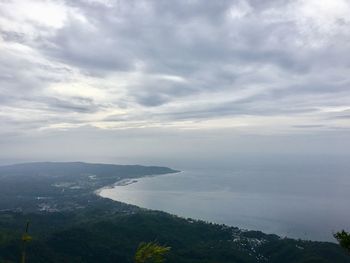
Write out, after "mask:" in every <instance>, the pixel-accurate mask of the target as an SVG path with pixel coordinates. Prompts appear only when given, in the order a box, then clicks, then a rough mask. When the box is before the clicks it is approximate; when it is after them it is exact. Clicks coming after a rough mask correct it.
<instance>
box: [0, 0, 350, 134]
mask: <svg viewBox="0 0 350 263" xmlns="http://www.w3.org/2000/svg"><path fill="white" fill-rule="evenodd" d="M349 13H350V3H349V1H346V0H323V1H317V0H308V1H301V0H297V1H288V0H270V1H258V0H237V1H225V0H222V1H207V2H206V3H205V4H203V2H202V1H196V0H179V1H155V0H154V1H152V0H148V1H142V0H141V1H132V0H130V1H117V0H115V1H108V0H105V1H103V0H85V1H83V0H79V1H63V0H62V1H54V0H51V1H49V0H48V1H38V0H34V1H31V3H30V4H29V3H27V2H26V1H21V0H10V1H1V2H0V121H1V123H2V125H1V128H0V133H1V134H3V135H6V136H10V135H18V134H22V133H29V134H30V133H36V132H48V131H51V130H62V129H63V130H69V129H74V128H78V127H87V126H88V127H95V128H98V129H112V130H115V129H128V128H129V129H130V128H157V127H163V128H164V127H165V128H169V129H172V128H174V129H180V130H181V129H214V128H215V129H224V128H230V129H234V130H235V131H237V132H241V133H247V132H248V133H258V134H266V133H268V134H275V133H300V132H313V131H315V130H317V131H337V130H344V129H345V130H347V129H349V128H350V122H349V112H350V87H349V84H350V77H349V76H350V46H349V43H350V17H349V15H348V14H349Z"/></svg>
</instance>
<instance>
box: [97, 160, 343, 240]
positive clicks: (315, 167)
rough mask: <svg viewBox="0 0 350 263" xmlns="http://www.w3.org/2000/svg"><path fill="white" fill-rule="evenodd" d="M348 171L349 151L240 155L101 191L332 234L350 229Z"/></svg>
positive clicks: (185, 212)
mask: <svg viewBox="0 0 350 263" xmlns="http://www.w3.org/2000/svg"><path fill="white" fill-rule="evenodd" d="M208 167H212V168H208ZM173 168H176V169H179V168H180V167H173ZM349 171H350V165H349V163H348V162H347V161H346V158H326V157H319V156H318V157H315V156H313V157H306V158H305V156H304V157H300V156H299V157H296V156H294V157H293V158H291V157H289V158H267V157H264V158H241V159H239V160H232V162H231V164H227V163H226V165H223V164H222V163H221V164H220V163H219V162H216V163H215V162H213V163H206V164H205V165H203V166H202V167H201V166H199V167H192V168H191V167H188V165H187V166H186V169H184V170H183V172H181V173H178V174H169V175H162V176H156V177H147V178H141V179H138V180H137V183H132V184H128V185H116V186H115V187H114V188H112V189H104V190H103V191H102V192H101V195H102V196H103V197H108V198H111V199H114V200H118V201H122V202H126V203H130V204H135V205H138V206H141V207H145V208H150V209H156V210H163V211H166V212H169V213H173V214H176V215H180V216H184V217H191V218H196V219H203V220H207V221H212V222H216V223H225V224H228V225H232V226H237V227H240V228H245V229H253V230H261V231H263V232H266V233H274V234H278V235H281V236H288V237H293V238H301V239H311V240H320V241H334V239H333V237H332V233H333V232H335V231H337V230H340V229H343V228H344V229H347V228H348V223H349V218H350V208H349V203H348V201H349V200H350V191H349V190H350V179H349Z"/></svg>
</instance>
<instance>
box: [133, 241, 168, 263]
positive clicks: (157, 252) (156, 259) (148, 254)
mask: <svg viewBox="0 0 350 263" xmlns="http://www.w3.org/2000/svg"><path fill="white" fill-rule="evenodd" d="M169 250H170V247H164V246H161V245H158V244H157V243H154V242H149V243H144V242H143V243H141V244H140V245H139V247H138V249H137V251H136V254H135V263H163V262H165V255H166V254H167V253H168V252H169Z"/></svg>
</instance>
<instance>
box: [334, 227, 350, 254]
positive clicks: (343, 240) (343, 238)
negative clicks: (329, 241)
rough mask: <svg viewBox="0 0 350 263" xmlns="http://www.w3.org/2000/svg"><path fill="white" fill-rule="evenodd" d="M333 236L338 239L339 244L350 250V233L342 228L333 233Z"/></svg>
mask: <svg viewBox="0 0 350 263" xmlns="http://www.w3.org/2000/svg"><path fill="white" fill-rule="evenodd" d="M334 237H335V238H336V239H337V240H338V242H339V244H340V245H341V246H342V247H343V248H345V249H346V250H347V251H348V252H350V234H349V233H348V232H345V231H344V230H342V231H341V232H337V233H335V234H334Z"/></svg>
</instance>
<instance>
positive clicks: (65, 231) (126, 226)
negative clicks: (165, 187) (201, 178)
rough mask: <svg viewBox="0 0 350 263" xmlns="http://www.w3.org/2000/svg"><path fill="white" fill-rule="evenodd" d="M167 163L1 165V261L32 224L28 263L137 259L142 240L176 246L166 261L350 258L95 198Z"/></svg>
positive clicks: (332, 247) (14, 256)
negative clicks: (102, 189)
mask: <svg viewBox="0 0 350 263" xmlns="http://www.w3.org/2000/svg"><path fill="white" fill-rule="evenodd" d="M175 172H176V171H175V170H172V169H169V168H166V167H145V166H117V165H103V164H85V163H32V164H21V165H14V166H6V167H0V188H1V189H0V190H1V192H0V193H1V209H2V211H1V212H0V262H18V259H19V255H20V238H21V235H22V232H23V229H24V226H25V224H26V222H27V221H29V222H30V234H31V236H32V237H33V241H32V242H31V243H30V244H29V246H28V251H27V254H28V261H27V262H33V263H41V262H43V263H44V262H45V263H51V262H55V263H56V262H57V263H58V262H126V263H127V262H133V255H134V253H135V251H136V248H137V246H138V244H139V243H140V242H143V241H146V242H148V241H157V242H158V243H160V244H164V245H167V246H170V247H171V252H170V254H169V255H168V258H167V260H168V261H167V262H174V263H175V262H176V263H182V262H184V263H185V262H188V263H189V262H194V263H195V262H204V263H205V262H208V263H209V262H217V263H226V262H247V263H250V262H252V263H253V262H276V263H277V262H286V263H288V262H290V263H292V262H293V263H298V262H300V263H301V262H304V263H306V262H309V263H311V262H329V263H331V262H332V263H334V262H344V263H345V262H350V256H349V255H347V254H346V252H345V251H343V250H342V249H341V248H340V247H339V246H338V245H336V244H333V243H326V242H311V241H301V240H293V239H286V238H280V237H278V236H276V235H267V234H264V233H262V232H258V231H244V230H240V229H238V228H235V227H229V226H225V225H218V224H212V223H207V222H203V221H197V220H192V219H184V218H179V217H176V216H173V215H169V214H167V213H164V212H159V211H149V210H145V209H141V208H138V207H135V206H131V205H127V204H123V203H120V202H114V201H111V200H108V199H104V198H101V197H98V196H97V195H95V194H94V191H95V190H96V189H98V188H100V187H102V186H105V185H108V184H111V183H114V182H115V181H117V180H120V179H125V178H136V177H141V176H147V175H151V174H162V173H175Z"/></svg>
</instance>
